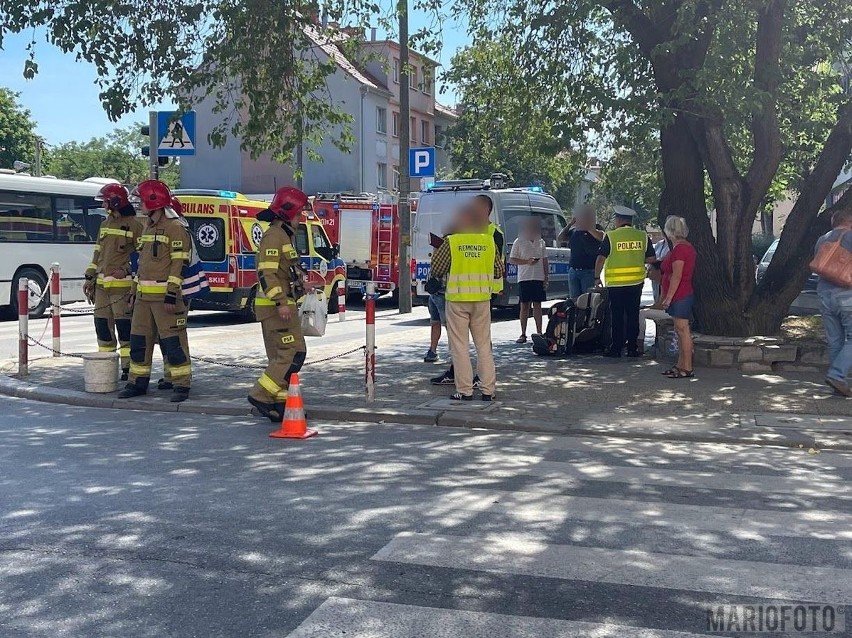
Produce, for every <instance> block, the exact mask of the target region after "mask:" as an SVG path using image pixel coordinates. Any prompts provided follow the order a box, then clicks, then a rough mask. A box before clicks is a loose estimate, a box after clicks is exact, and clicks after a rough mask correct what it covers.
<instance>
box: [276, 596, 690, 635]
mask: <svg viewBox="0 0 852 638" xmlns="http://www.w3.org/2000/svg"><path fill="white" fill-rule="evenodd" d="M701 620H703V616H701V617H700V618H699V615H698V614H696V624H698V623H699V622H700V621H701ZM338 636H341V637H343V636H351V637H352V638H409V637H411V638H413V637H415V636H416V637H417V638H478V637H480V636H482V637H483V638H485V637H487V638H701V637H702V636H706V634H692V633H684V632H682V631H669V630H662V629H647V628H641V627H630V626H627V625H619V624H614V623H591V622H578V621H573V620H559V619H555V618H535V617H532V616H510V615H507V614H493V613H484V612H479V611H464V610H458V609H442V608H437V607H421V606H417V605H400V604H397V603H385V602H374V601H366V600H355V599H352V598H337V597H333V598H329V599H328V600H326V601H325V602H324V603H323V604H322V605H320V606H319V607H318V608H317V609H316V610H315V611H314V612H313V613H312V614H311V615H310V616H308V618H307V619H305V621H304V622H303V623H302V624H301V625H299V626H298V627H297V628H296V629H295V630H294V631H293V632H292V633H290V634H289V635H288V636H287V638H332V637H335V638H336V637H338Z"/></svg>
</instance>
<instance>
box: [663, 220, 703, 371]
mask: <svg viewBox="0 0 852 638" xmlns="http://www.w3.org/2000/svg"><path fill="white" fill-rule="evenodd" d="M663 230H664V232H665V233H666V236H667V237H668V238H669V240H670V241H671V242H672V250H671V252H670V253H669V254H668V255H666V257H665V258H664V259H663V263H662V265H661V271H662V275H663V278H662V286H661V296H662V299H661V301H660V307H661V308H662V309H663V310H665V311H666V312H667V313H668V314H669V315H670V316H671V317H672V318H673V319H674V326H675V332H676V333H677V339H678V344H679V347H678V356H677V363H676V364H675V366H674V367H673V368H671V369H669V370H666V371H665V372H664V373H663V374H664V375H666V376H668V377H669V378H672V379H687V378H689V377H692V376H693V373H692V334H691V333H690V331H689V320H690V318H691V317H692V305H693V303H694V301H695V295H694V291H693V289H692V273H693V272H694V271H695V256H696V255H695V248H693V246H692V244H690V243H689V242H688V241H686V237H687V235H688V234H689V227H688V226H687V225H686V220H685V219H684V218H683V217H676V216H674V215H672V216H671V217H669V218H668V219H667V220H666V225H665V228H664V229H663Z"/></svg>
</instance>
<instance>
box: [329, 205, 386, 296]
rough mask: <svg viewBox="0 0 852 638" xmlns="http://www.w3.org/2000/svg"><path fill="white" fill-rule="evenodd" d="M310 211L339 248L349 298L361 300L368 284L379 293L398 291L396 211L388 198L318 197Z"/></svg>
mask: <svg viewBox="0 0 852 638" xmlns="http://www.w3.org/2000/svg"><path fill="white" fill-rule="evenodd" d="M313 210H314V213H315V214H316V216H317V217H318V218H319V220H320V221H321V222H322V224H323V225H324V226H325V229H326V231H327V233H328V235H329V237H330V238H331V241H332V243H333V244H334V245H337V246H339V253H340V254H339V256H340V258H341V259H342V260H343V263H344V264H345V265H346V286H347V289H348V292H349V294H351V295H353V296H359V297H360V296H361V291H362V287H363V286H364V284H365V283H366V282H368V281H371V282H374V283H375V284H376V291H377V292H379V293H384V294H386V293H393V294H396V293H397V290H398V288H399V207H398V206H397V204H396V200H395V199H394V198H393V197H392V196H391V195H387V194H379V195H374V194H372V193H360V194H356V193H318V194H317V195H316V197H314V198H313Z"/></svg>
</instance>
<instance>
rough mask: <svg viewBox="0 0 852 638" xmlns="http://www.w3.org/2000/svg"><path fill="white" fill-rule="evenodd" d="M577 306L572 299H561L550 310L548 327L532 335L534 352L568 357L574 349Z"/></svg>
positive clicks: (544, 355) (542, 354)
mask: <svg viewBox="0 0 852 638" xmlns="http://www.w3.org/2000/svg"><path fill="white" fill-rule="evenodd" d="M575 321H576V308H575V306H574V302H573V301H571V300H570V299H566V300H565V301H560V302H558V303H556V304H554V305H553V306H551V308H550V310H549V311H548V319H547V329H546V330H545V331H544V334H543V335H539V334H534V335H533V336H532V342H533V352H535V353H536V354H538V355H541V356H543V357H567V356H570V355H571V353H572V352H573V349H574V329H573V328H574V323H575Z"/></svg>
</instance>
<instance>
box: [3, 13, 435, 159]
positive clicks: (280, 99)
mask: <svg viewBox="0 0 852 638" xmlns="http://www.w3.org/2000/svg"><path fill="white" fill-rule="evenodd" d="M390 6H391V7H392V8H394V10H395V5H393V4H392V5H390ZM391 13H392V12H391ZM318 15H324V16H325V17H326V19H327V20H328V21H330V24H332V25H333V24H336V22H345V24H346V25H347V26H349V27H362V28H363V27H366V26H367V25H369V24H374V25H375V24H377V23H378V24H381V25H385V26H387V25H389V24H390V23H391V17H392V16H391V15H390V13H389V12H388V11H382V9H381V8H380V7H379V6H378V5H377V4H376V3H374V2H372V1H371V0H326V1H323V2H313V1H307V2H306V1H301V0H277V1H271V0H261V1H257V2H223V1H222V0H173V1H170V2H159V1H158V2H151V1H150V0H125V1H123V2H114V0H4V1H3V2H2V3H0V47H2V44H3V34H4V33H8V32H11V33H21V32H33V33H38V34H42V33H43V34H45V37H46V39H47V41H48V42H50V43H52V44H54V45H56V46H58V47H59V48H60V49H61V50H63V51H65V52H66V53H69V54H72V55H74V56H76V58H77V60H79V61H84V62H88V63H90V64H92V65H93V66H94V67H95V69H96V71H97V75H98V80H97V86H98V88H99V89H100V99H101V102H102V104H103V106H104V109H105V110H106V112H107V115H108V116H109V117H110V118H111V119H112V120H116V119H118V118H119V117H120V116H122V115H124V114H126V113H130V112H133V111H135V110H136V109H138V108H140V107H146V106H150V105H156V104H160V103H162V102H163V101H165V100H167V99H172V100H175V101H176V102H177V103H178V104H179V105H180V107H181V108H182V109H185V110H188V109H190V108H192V106H193V105H194V104H196V103H198V102H200V101H202V100H204V99H207V100H211V101H212V104H213V109H214V111H215V112H216V113H217V114H218V115H219V116H220V118H221V121H220V124H219V125H217V126H216V127H215V128H214V130H213V131H212V132H211V133H210V136H209V138H210V141H211V142H212V143H213V144H214V145H216V146H220V145H223V144H224V143H225V140H226V139H227V137H228V136H234V137H236V138H237V139H239V140H240V142H241V145H242V147H243V149H245V150H248V151H250V152H251V153H252V155H253V156H255V157H257V156H259V155H261V154H263V153H267V152H271V153H272V154H273V156H274V157H275V159H278V160H281V161H287V160H289V159H291V158H292V154H293V149H294V148H295V147H296V146H297V144H299V143H304V147H305V148H306V149H307V151H308V152H309V153H313V151H315V150H316V149H317V148H319V147H320V146H321V145H322V143H323V142H324V141H330V142H332V143H334V144H335V145H336V146H338V147H340V148H343V149H348V148H351V146H352V142H353V138H352V134H351V131H350V127H349V126H348V125H349V122H350V120H351V117H350V116H349V115H347V113H346V112H345V111H344V110H343V108H342V107H341V105H340V104H338V103H336V102H335V100H334V97H335V96H333V95H330V94H329V91H328V88H327V82H326V80H327V78H328V77H329V75H331V74H332V73H334V72H335V71H336V70H337V67H336V64H335V63H334V62H333V61H331V60H330V59H329V56H328V52H327V47H328V45H329V43H330V42H332V41H333V42H334V43H336V44H338V45H341V46H344V47H345V46H346V44H347V42H351V37H350V36H351V35H353V32H351V31H350V30H349V29H346V28H344V27H343V26H341V27H339V28H336V27H334V26H330V27H329V28H328V29H324V30H323V31H322V33H320V30H319V29H317V28H316V27H315V25H314V22H313V19H315V17H316V16H318ZM335 21H336V22H335ZM425 35H426V33H421V34H415V36H416V37H417V36H419V37H420V39H419V41H418V42H419V44H420V48H421V50H425V52H427V53H428V52H429V51H431V50H434V46H435V45H434V40H433V39H430V38H427V37H425ZM29 49H30V54H29V57H28V59H27V60H25V61H23V74H24V75H25V76H26V77H33V76H34V75H35V74H36V73H38V70H39V66H38V52H39V42H38V41H37V40H36V39H35V38H34V40H33V42H32V44H31V45H30V47H29Z"/></svg>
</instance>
